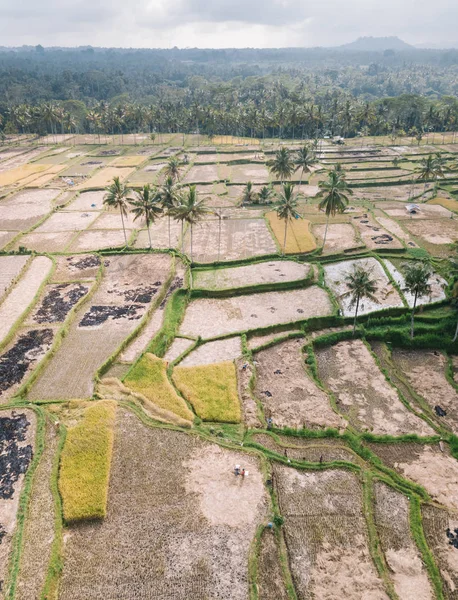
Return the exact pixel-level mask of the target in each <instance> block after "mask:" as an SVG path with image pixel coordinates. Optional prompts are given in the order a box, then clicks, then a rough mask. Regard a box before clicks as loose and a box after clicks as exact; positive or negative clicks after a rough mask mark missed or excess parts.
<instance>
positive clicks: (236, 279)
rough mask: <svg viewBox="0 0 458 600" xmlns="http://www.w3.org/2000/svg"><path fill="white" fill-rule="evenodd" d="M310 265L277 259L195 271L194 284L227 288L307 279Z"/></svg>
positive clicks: (204, 286) (219, 288) (207, 288)
mask: <svg viewBox="0 0 458 600" xmlns="http://www.w3.org/2000/svg"><path fill="white" fill-rule="evenodd" d="M309 272H310V265H308V264H306V263H297V262H294V261H292V260H275V261H269V262H261V263H256V264H253V265H247V266H242V267H229V268H227V269H213V270H211V271H194V273H193V285H194V287H195V288H201V289H206V290H225V289H231V288H238V287H244V286H248V285H259V284H266V283H283V282H286V281H298V280H301V279H305V278H306V277H307V276H308V274H309Z"/></svg>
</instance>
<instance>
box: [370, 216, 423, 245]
mask: <svg viewBox="0 0 458 600" xmlns="http://www.w3.org/2000/svg"><path fill="white" fill-rule="evenodd" d="M377 221H378V222H379V223H380V225H381V226H382V227H384V228H385V229H386V230H387V231H389V232H390V233H392V234H393V235H395V236H396V237H398V238H399V239H400V240H402V241H403V242H405V243H406V244H409V245H414V246H416V244H415V242H414V241H412V238H411V237H410V235H409V234H408V233H406V232H405V231H404V229H403V228H402V227H401V226H400V225H399V223H397V222H396V221H395V220H394V219H389V218H388V217H379V216H377Z"/></svg>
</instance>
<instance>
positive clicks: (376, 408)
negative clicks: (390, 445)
mask: <svg viewBox="0 0 458 600" xmlns="http://www.w3.org/2000/svg"><path fill="white" fill-rule="evenodd" d="M316 358H317V362H318V375H319V377H320V379H321V381H322V382H323V383H324V384H325V385H326V387H328V388H329V389H330V390H331V391H332V392H333V393H334V395H335V398H336V403H337V408H338V410H339V411H340V412H341V413H342V414H344V415H345V416H346V417H347V419H348V420H349V422H350V423H351V425H353V426H354V427H356V428H357V429H359V430H363V431H370V432H372V433H375V434H377V435H403V434H405V433H416V434H418V435H434V431H433V429H432V428H431V427H430V426H429V425H428V424H427V423H426V422H425V421H423V420H422V419H420V417H417V416H416V415H414V414H413V413H412V412H410V411H409V410H408V408H407V407H406V406H405V405H404V404H403V403H402V402H401V400H400V398H399V395H398V392H397V390H396V389H394V388H393V387H392V386H391V385H390V384H389V383H388V382H387V380H386V379H385V376H384V374H383V373H382V372H381V371H380V369H379V368H378V366H377V363H376V362H375V359H374V357H373V356H372V354H371V353H370V352H369V350H368V348H367V347H366V345H365V344H364V342H362V341H361V340H352V341H345V342H339V343H338V344H335V345H334V346H329V347H327V348H322V349H319V350H317V352H316Z"/></svg>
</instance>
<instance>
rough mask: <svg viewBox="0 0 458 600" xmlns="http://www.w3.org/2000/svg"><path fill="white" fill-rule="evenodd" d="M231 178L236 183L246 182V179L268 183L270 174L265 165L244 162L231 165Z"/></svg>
mask: <svg viewBox="0 0 458 600" xmlns="http://www.w3.org/2000/svg"><path fill="white" fill-rule="evenodd" d="M231 179H232V181H234V182H236V183H246V182H247V181H251V182H253V183H269V181H270V176H269V171H268V169H267V167H266V166H265V165H261V164H245V165H233V167H232V175H231Z"/></svg>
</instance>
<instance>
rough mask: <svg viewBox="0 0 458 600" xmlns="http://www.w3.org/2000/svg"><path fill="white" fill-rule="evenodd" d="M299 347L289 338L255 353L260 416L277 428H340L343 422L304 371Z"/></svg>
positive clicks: (342, 427) (296, 341)
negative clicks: (266, 418) (262, 411)
mask: <svg viewBox="0 0 458 600" xmlns="http://www.w3.org/2000/svg"><path fill="white" fill-rule="evenodd" d="M303 345H304V340H303V339H292V340H288V341H286V342H282V343H280V344H277V345H275V346H272V347H271V348H268V349H267V350H261V351H260V352H257V353H256V354H255V356H254V361H255V362H254V364H255V366H256V388H255V394H256V397H257V398H258V399H259V400H260V401H261V403H262V405H263V408H264V414H265V415H266V417H268V418H271V419H272V420H273V423H274V424H275V426H277V427H293V428H297V429H300V428H302V427H307V428H308V429H313V428H320V427H322V428H325V427H334V428H336V429H344V428H345V427H346V421H345V420H344V419H343V418H342V417H341V416H340V415H339V414H337V413H336V412H334V411H333V410H332V407H331V403H330V401H329V398H328V396H327V395H326V393H325V392H324V391H323V390H322V389H320V388H319V387H318V386H317V384H316V383H315V382H314V381H313V379H312V378H311V376H310V374H309V373H308V372H307V370H306V368H305V363H304V356H303V354H302V347H303Z"/></svg>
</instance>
